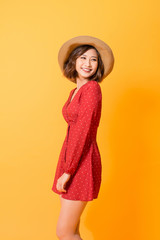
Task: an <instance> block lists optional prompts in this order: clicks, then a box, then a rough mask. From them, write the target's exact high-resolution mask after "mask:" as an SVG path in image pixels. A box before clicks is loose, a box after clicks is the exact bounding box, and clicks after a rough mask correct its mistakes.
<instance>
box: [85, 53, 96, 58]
mask: <svg viewBox="0 0 160 240" xmlns="http://www.w3.org/2000/svg"><path fill="white" fill-rule="evenodd" d="M82 56H87V55H86V54H82ZM92 57H94V58H97V56H92Z"/></svg>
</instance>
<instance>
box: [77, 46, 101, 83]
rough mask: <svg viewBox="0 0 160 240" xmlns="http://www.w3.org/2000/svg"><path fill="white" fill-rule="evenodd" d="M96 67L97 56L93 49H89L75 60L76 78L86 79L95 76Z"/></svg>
mask: <svg viewBox="0 0 160 240" xmlns="http://www.w3.org/2000/svg"><path fill="white" fill-rule="evenodd" d="M97 67H98V55H97V52H96V50H95V49H93V48H91V49H89V50H87V51H86V52H85V53H83V54H82V55H81V56H79V57H78V58H77V59H76V71H77V73H78V78H79V79H81V80H83V79H88V78H89V77H91V76H92V75H94V74H95V72H96V70H97Z"/></svg>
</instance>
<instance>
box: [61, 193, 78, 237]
mask: <svg viewBox="0 0 160 240" xmlns="http://www.w3.org/2000/svg"><path fill="white" fill-rule="evenodd" d="M62 200H63V199H62V197H61V196H60V202H61V206H62ZM79 226H80V219H79V221H78V224H77V227H76V231H75V233H76V234H77V235H79V236H80V232H79Z"/></svg>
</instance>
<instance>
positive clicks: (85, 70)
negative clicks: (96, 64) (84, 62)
mask: <svg viewBox="0 0 160 240" xmlns="http://www.w3.org/2000/svg"><path fill="white" fill-rule="evenodd" d="M82 70H83V71H84V72H87V73H88V72H90V71H91V69H87V68H82Z"/></svg>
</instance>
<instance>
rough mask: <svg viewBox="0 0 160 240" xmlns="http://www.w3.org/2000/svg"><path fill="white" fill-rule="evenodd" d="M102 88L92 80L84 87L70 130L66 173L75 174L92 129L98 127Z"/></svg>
mask: <svg viewBox="0 0 160 240" xmlns="http://www.w3.org/2000/svg"><path fill="white" fill-rule="evenodd" d="M101 101H102V94H101V88H100V86H99V84H98V83H97V82H94V81H92V82H90V83H89V84H88V85H87V86H86V87H85V88H84V89H83V92H82V94H81V97H80V102H79V110H78V116H77V119H76V122H75V123H73V124H72V126H71V129H70V131H69V137H68V144H67V151H66V162H65V166H64V170H65V172H66V173H69V174H71V175H72V174H74V172H75V171H76V169H77V166H78V163H79V161H80V158H81V156H82V153H83V150H84V148H85V145H86V143H87V141H88V140H90V139H89V138H90V136H91V131H92V129H93V128H95V127H98V126H96V125H95V123H96V124H97V122H98V123H99V119H100V115H101Z"/></svg>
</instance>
